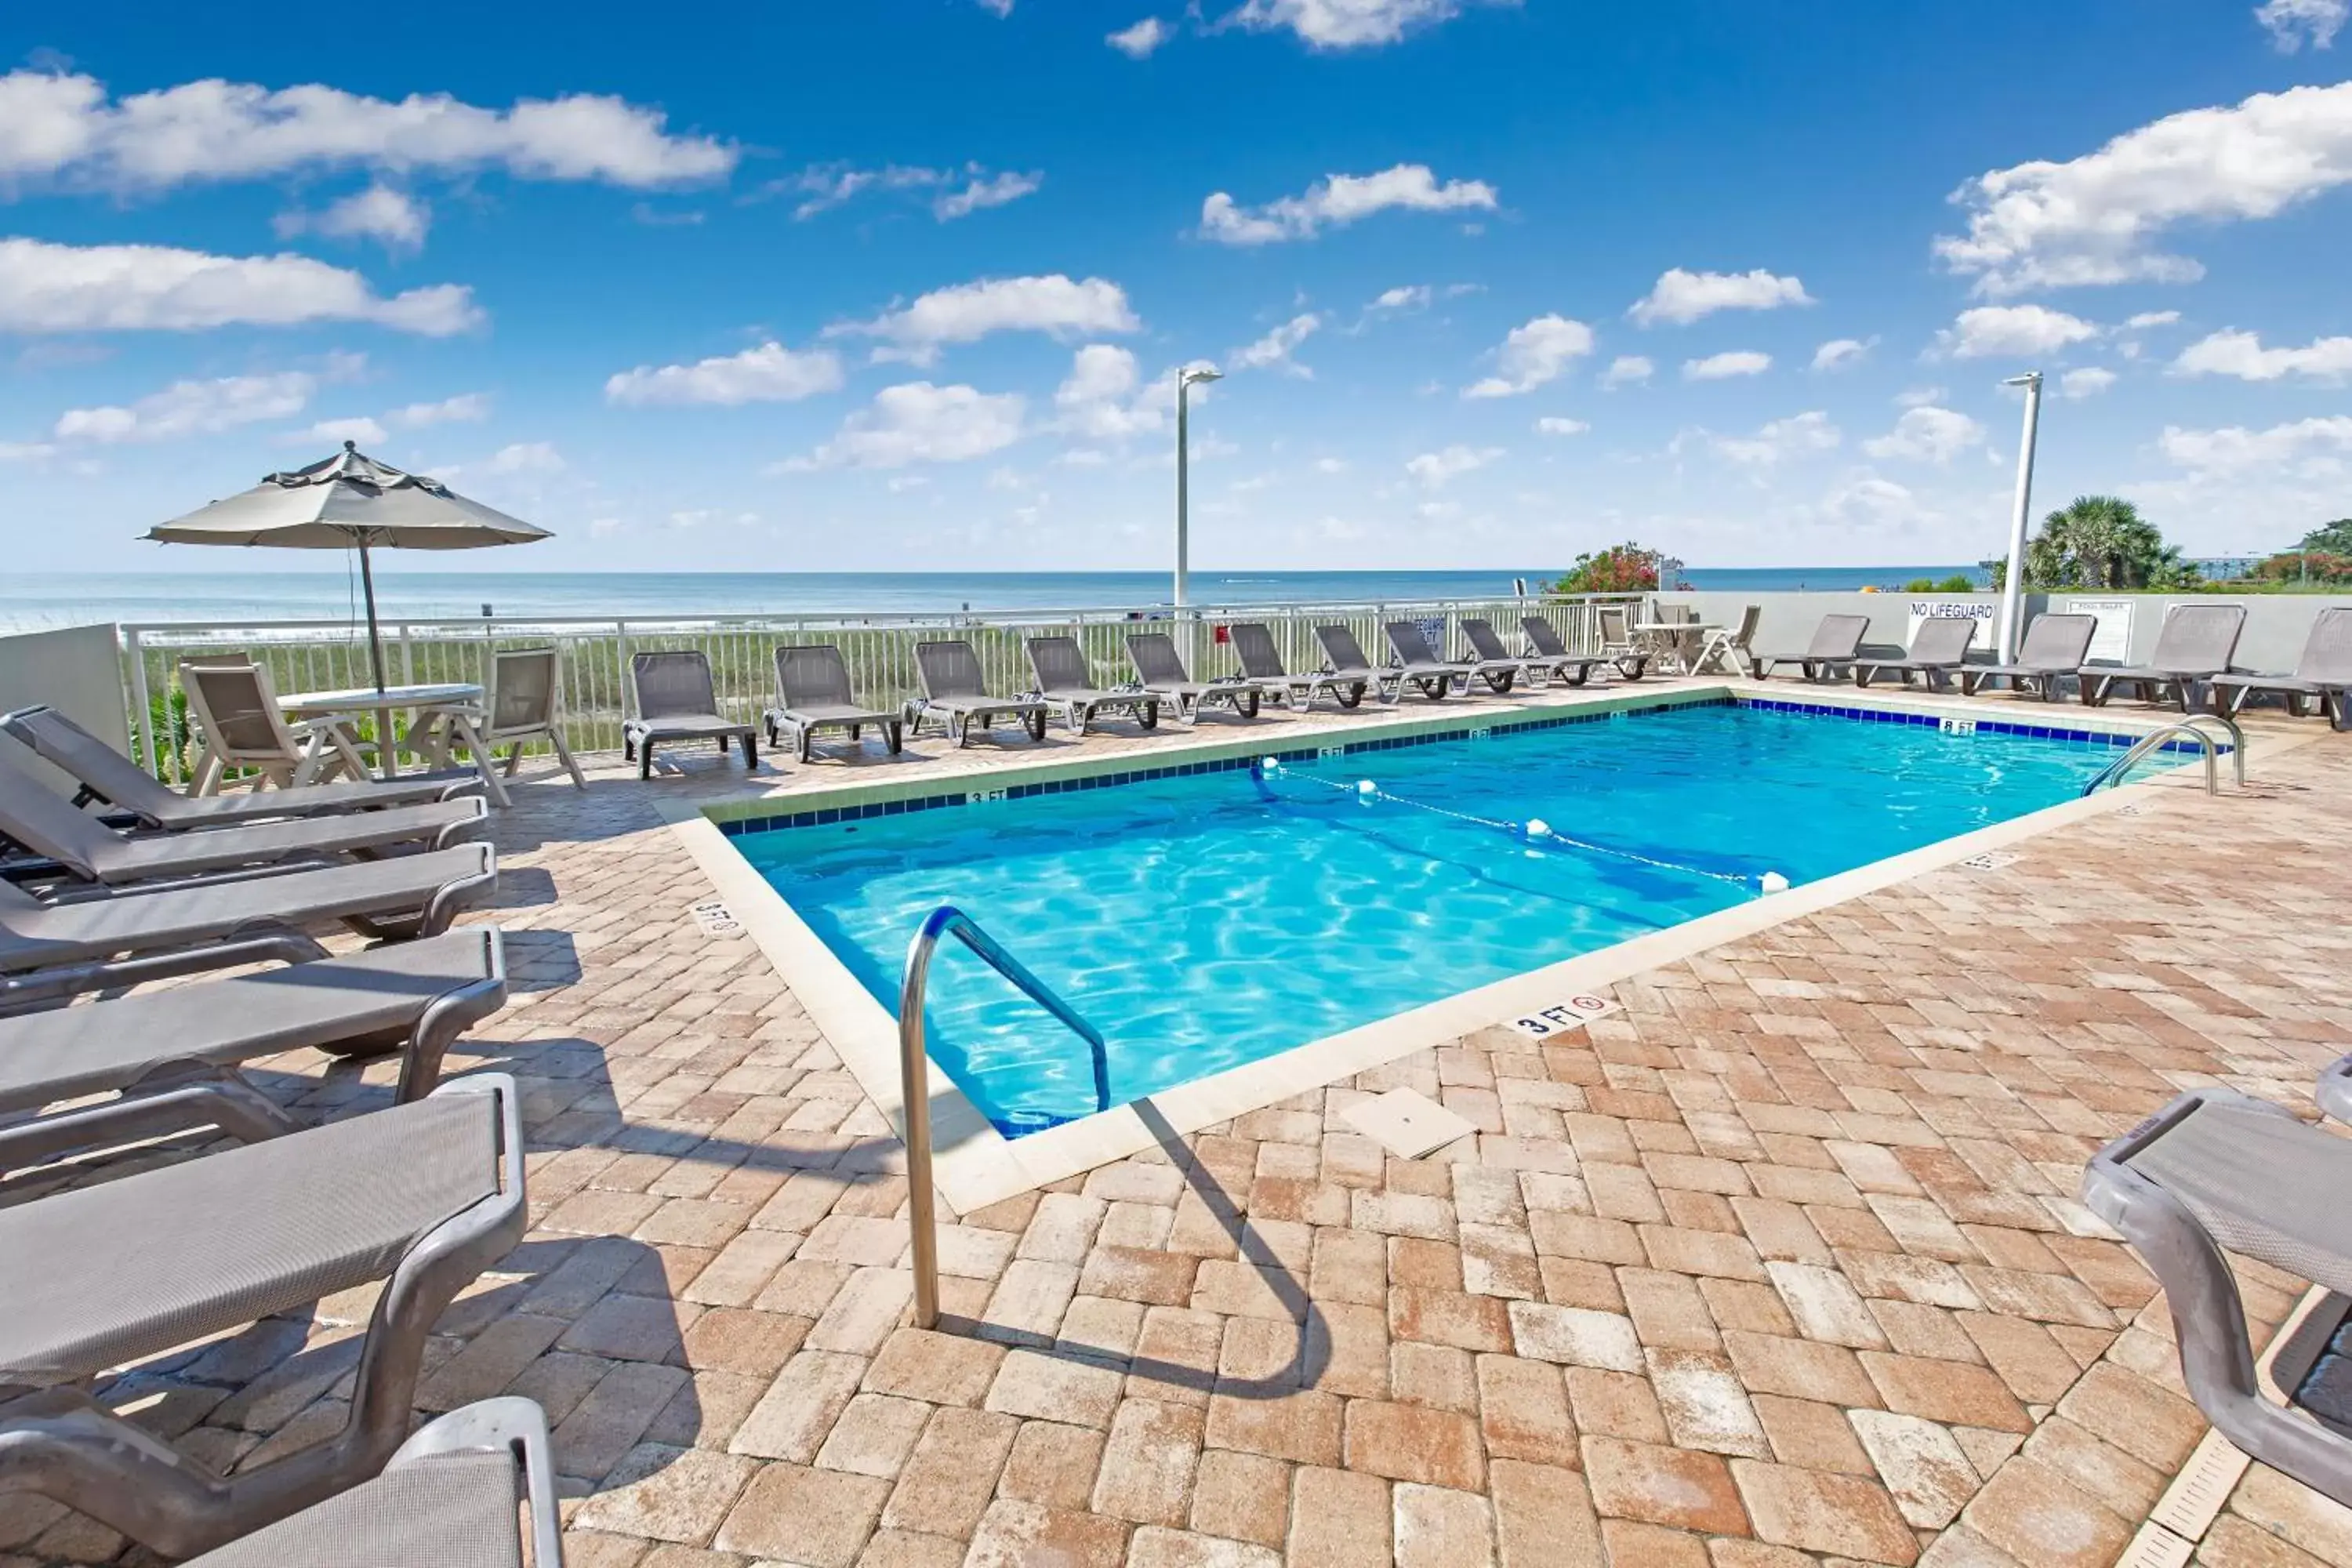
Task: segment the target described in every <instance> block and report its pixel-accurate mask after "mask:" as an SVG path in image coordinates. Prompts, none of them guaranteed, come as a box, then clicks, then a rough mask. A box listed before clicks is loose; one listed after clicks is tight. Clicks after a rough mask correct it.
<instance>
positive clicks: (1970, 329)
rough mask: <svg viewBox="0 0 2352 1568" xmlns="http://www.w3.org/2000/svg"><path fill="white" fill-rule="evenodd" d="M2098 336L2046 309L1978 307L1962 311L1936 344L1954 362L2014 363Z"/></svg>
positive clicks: (2093, 329)
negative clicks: (1996, 360) (1985, 361)
mask: <svg viewBox="0 0 2352 1568" xmlns="http://www.w3.org/2000/svg"><path fill="white" fill-rule="evenodd" d="M2098 335H2099V329H2098V328H2097V327H2095V326H2094V325H2092V324H2091V323H2090V322H2088V321H2084V320H2083V319H2082V318H2081V317H2079V316H2070V315H2068V314H2067V313H2066V312H2065V311H2063V310H2052V309H2050V307H2048V306H2047V305H1979V306H1978V307H1977V308H1976V309H1975V310H1963V311H1961V312H1960V313H1959V315H1958V318H1956V319H1955V320H1954V321H1953V322H1952V324H1951V325H1950V326H1949V327H1948V328H1946V329H1945V330H1944V331H1940V332H1937V334H1936V342H1937V345H1938V346H1939V347H1940V348H1941V349H1942V350H1943V351H1944V352H1945V353H1949V354H1950V355H1951V356H1952V357H1953V358H1955V359H1994V358H1999V359H2017V358H2030V357H2032V356H2033V355H2035V354H2047V353H2057V352H2058V351H2059V350H2060V349H2063V348H2064V347H2066V346H2067V345H2068V344H2069V343H2080V342H2089V341H2090V340H2091V339H2093V338H2095V337H2097V336H2098Z"/></svg>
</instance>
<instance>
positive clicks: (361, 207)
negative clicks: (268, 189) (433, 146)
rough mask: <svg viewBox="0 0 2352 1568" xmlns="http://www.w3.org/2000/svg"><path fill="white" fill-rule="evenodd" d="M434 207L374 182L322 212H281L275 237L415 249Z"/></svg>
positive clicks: (423, 236)
mask: <svg viewBox="0 0 2352 1568" xmlns="http://www.w3.org/2000/svg"><path fill="white" fill-rule="evenodd" d="M432 222H433V209H432V208H431V207H428V206H426V205H425V204H424V203H423V202H421V201H418V200H417V199H416V198H415V197H414V196H411V195H406V194H405V193H404V192H401V191H395V190H394V189H393V188H392V187H391V186H390V185H386V184H373V185H370V186H369V187H368V188H367V189H366V190H363V191H358V192H355V193H353V194H352V195H348V196H345V197H344V198H343V199H342V200H341V201H339V202H336V203H334V204H333V205H330V206H329V207H328V208H327V209H326V210H325V211H324V212H319V213H308V212H299V211H298V212H288V213H280V214H278V217H277V219H276V227H277V230H278V237H279V238H280V239H291V238H293V237H295V236H296V235H298V234H321V235H325V236H326V237H328V238H330V239H373V240H376V241H379V242H380V243H382V244H383V247H384V248H385V249H387V250H412V251H413V250H415V249H417V248H419V247H422V246H423V245H424V243H425V230H426V229H427V228H428V227H430V226H432Z"/></svg>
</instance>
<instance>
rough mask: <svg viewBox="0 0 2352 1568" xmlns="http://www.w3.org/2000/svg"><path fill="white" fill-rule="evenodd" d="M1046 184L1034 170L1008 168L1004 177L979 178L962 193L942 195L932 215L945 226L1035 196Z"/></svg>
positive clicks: (934, 205) (934, 203)
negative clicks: (1029, 171)
mask: <svg viewBox="0 0 2352 1568" xmlns="http://www.w3.org/2000/svg"><path fill="white" fill-rule="evenodd" d="M1044 184H1045V175H1044V174H1038V173H1036V172H1034V171H1032V172H1031V173H1029V174H1017V173H1015V172H1014V171H1013V170H1011V169H1007V170H1006V171H1004V172H1003V174H994V175H991V176H989V177H987V178H985V179H975V180H973V181H972V182H971V184H968V185H966V186H965V187H964V188H963V189H961V190H960V191H947V192H944V193H942V194H941V195H940V197H939V199H938V200H936V201H934V202H932V203H931V216H934V217H936V218H938V219H939V220H940V222H941V223H953V222H954V221H955V220H956V219H958V218H960V217H970V216H971V215H972V214H974V213H976V212H981V211H983V210H984V209H986V208H989V207H1001V206H1004V205H1009V204H1011V203H1013V202H1017V201H1019V200H1020V199H1021V198H1022V197H1024V196H1027V195H1035V194H1036V193H1037V191H1038V189H1039V187H1041V186H1042V185H1044Z"/></svg>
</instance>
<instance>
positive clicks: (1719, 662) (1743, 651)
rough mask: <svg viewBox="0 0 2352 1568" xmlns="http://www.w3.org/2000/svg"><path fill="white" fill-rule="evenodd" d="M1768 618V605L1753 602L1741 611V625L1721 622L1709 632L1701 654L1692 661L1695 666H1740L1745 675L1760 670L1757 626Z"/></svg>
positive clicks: (1701, 646)
mask: <svg viewBox="0 0 2352 1568" xmlns="http://www.w3.org/2000/svg"><path fill="white" fill-rule="evenodd" d="M1763 619H1764V606H1763V605H1748V606H1747V607H1745V608H1744V609H1742V610H1741V611H1740V612H1739V625H1738V626H1717V627H1716V628H1715V630H1713V631H1711V632H1709V633H1707V634H1706V641H1705V642H1704V643H1702V644H1700V645H1699V650H1698V657H1697V658H1695V659H1693V660H1692V661H1691V668H1692V669H1693V670H1701V669H1705V668H1706V667H1707V666H1709V665H1713V666H1715V667H1716V668H1717V669H1731V670H1736V671H1738V673H1739V674H1741V675H1747V676H1753V675H1754V674H1755V673H1756V646H1755V645H1756V628H1757V626H1759V625H1761V624H1762V622H1763Z"/></svg>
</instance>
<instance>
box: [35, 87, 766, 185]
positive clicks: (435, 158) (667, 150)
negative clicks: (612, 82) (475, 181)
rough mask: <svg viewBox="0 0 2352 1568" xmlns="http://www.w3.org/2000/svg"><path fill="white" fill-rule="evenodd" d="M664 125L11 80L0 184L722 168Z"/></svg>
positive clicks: (608, 178) (707, 145)
mask: <svg viewBox="0 0 2352 1568" xmlns="http://www.w3.org/2000/svg"><path fill="white" fill-rule="evenodd" d="M665 125H666V117H665V116H664V115H663V114H662V113H661V112H660V111H659V110H652V109H645V108H640V107H638V106H637V105H635V104H632V103H628V102H625V101H624V100H621V99H618V98H599V97H595V96H593V95H591V94H587V93H575V94H573V95H572V96H571V97H568V98H559V99H552V100H533V99H523V100H519V101H517V102H516V103H515V104H514V106H513V107H512V108H510V109H505V110H497V109H483V108H478V107H477V106H475V105H473V104H468V103H461V102H459V101H458V100H456V99H454V98H451V97H449V96H448V95H447V94H446V93H441V94H433V95H429V96H428V95H425V94H412V95H411V96H409V97H407V98H404V99H402V100H399V101H398V102H393V101H390V100H385V99H380V98H364V97H362V96H360V95H358V94H356V93H350V92H345V91H342V90H341V89H337V88H331V87H326V86H322V85H320V84H317V83H312V84H310V85H307V86H302V87H289V88H285V89H279V90H277V91H271V90H270V89H267V88H261V87H256V86H252V85H250V84H247V83H240V82H228V81H221V80H217V79H213V80H205V81H192V82H185V83H183V84H182V85H180V86H178V87H171V88H163V89H159V90H156V91H153V92H142V93H135V94H133V95H131V97H128V98H123V99H120V100H113V101H109V100H108V97H107V92H106V89H105V87H104V86H103V85H102V84H100V82H99V81H98V80H97V79H95V78H92V77H88V76H78V75H77V76H58V75H50V74H47V73H44V72H40V71H35V70H16V71H12V72H10V73H9V74H8V75H6V76H5V77H0V126H5V127H6V128H7V130H6V134H5V135H0V183H9V184H31V183H45V184H58V185H63V186H67V187H69V188H77V189H96V190H106V191H114V192H131V193H136V192H148V191H159V190H165V189H169V188H171V187H173V186H175V185H184V184H200V183H204V182H207V181H217V180H239V179H267V178H271V177H274V176H278V175H283V174H295V173H299V172H304V171H314V170H322V169H336V168H367V169H379V170H383V171H386V172H388V173H394V174H425V173H431V174H470V173H473V172H475V171H477V170H481V169H493V168H494V169H501V170H503V171H505V172H506V173H507V174H511V175H513V176H515V177H516V178H518V179H531V180H598V181H603V182H605V183H607V184H616V185H627V186H631V187H634V188H638V189H644V188H649V187H654V186H660V185H668V184H680V183H685V182H690V181H699V180H709V179H716V178H719V177H722V176H724V175H725V174H728V173H729V172H730V170H732V169H733V168H734V166H735V162H736V158H737V157H738V153H737V150H736V149H735V148H734V147H732V146H730V145H728V144H726V143H724V142H719V141H715V140H713V139H711V138H709V137H706V136H673V135H670V134H669V133H668V132H667V130H666V129H665Z"/></svg>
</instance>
